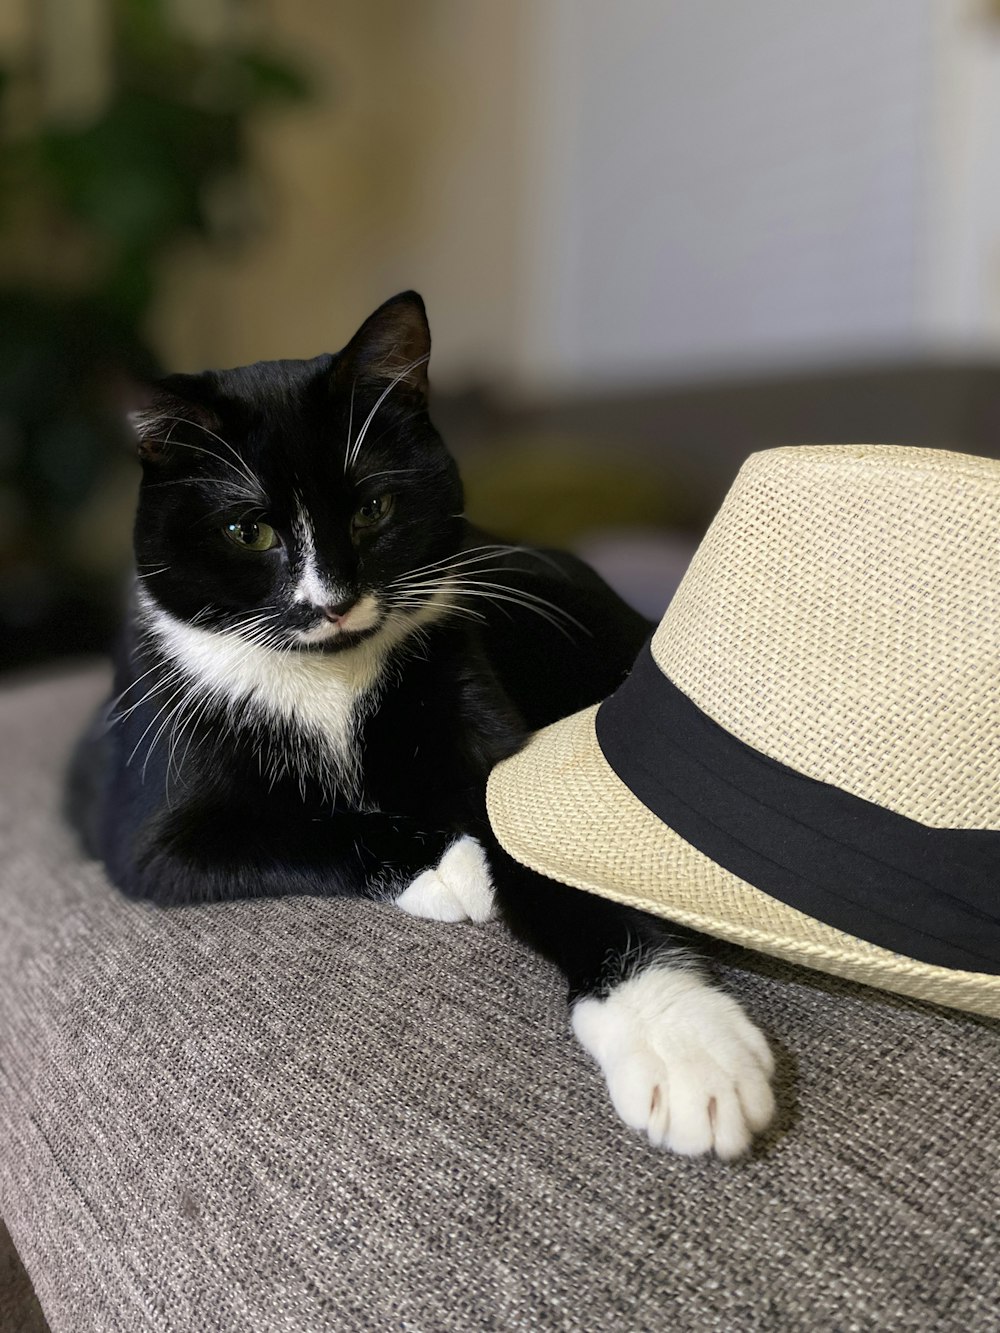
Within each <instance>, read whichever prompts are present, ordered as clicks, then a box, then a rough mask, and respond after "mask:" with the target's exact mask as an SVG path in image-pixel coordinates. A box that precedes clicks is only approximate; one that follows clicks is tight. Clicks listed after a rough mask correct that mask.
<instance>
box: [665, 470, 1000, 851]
mask: <svg viewBox="0 0 1000 1333" xmlns="http://www.w3.org/2000/svg"><path fill="white" fill-rule="evenodd" d="M653 656H654V658H655V659H656V661H657V663H658V665H659V666H660V668H661V670H662V671H663V672H664V673H665V674H666V675H667V676H669V677H670V679H671V680H672V681H673V682H674V684H675V685H677V686H678V687H679V688H680V689H681V690H683V691H684V693H685V694H686V695H687V696H688V697H689V698H690V699H693V700H694V702H695V703H696V704H697V705H698V707H699V708H701V710H702V711H703V712H705V713H707V714H708V716H709V717H711V718H713V719H714V720H715V721H716V722H718V723H719V724H720V725H721V726H723V727H725V728H726V730H727V731H730V732H732V734H733V735H734V736H737V737H739V739H740V740H742V741H745V742H746V743H747V744H748V745H752V746H753V747H754V749H756V750H760V751H762V752H763V753H764V754H766V755H769V756H770V757H771V758H772V759H778V760H780V761H781V762H782V763H783V764H787V765H788V767H789V768H793V769H795V770H796V771H797V772H799V773H805V774H806V775H807V776H808V777H811V778H818V779H819V780H820V781H822V782H828V783H831V784H832V785H834V786H836V787H841V788H842V789H843V790H844V791H849V792H852V793H853V794H854V795H855V796H861V797H863V798H864V799H865V800H866V801H872V802H874V803H875V804H876V805H881V806H884V807H886V808H887V809H889V810H895V811H896V812H897V813H898V814H901V815H906V816H907V817H908V818H909V819H916V820H919V821H920V822H921V823H923V824H929V825H931V826H932V827H935V828H991V829H995V828H1000V782H998V781H997V774H998V773H1000V462H994V461H992V460H990V459H986V458H971V457H966V456H965V455H962V454H951V453H944V452H941V451H937V450H933V449H905V448H900V447H896V446H874V445H873V446H847V447H839V448H838V447H818V446H817V447H814V448H804V449H772V450H768V451H766V452H764V453H760V454H754V455H752V456H751V457H750V458H749V459H748V460H747V462H746V463H745V464H744V466H743V468H742V469H741V470H740V473H739V476H738V477H737V479H736V481H735V483H734V485H733V487H732V489H731V490H730V492H729V494H728V496H727V497H726V500H725V501H724V503H723V505H722V508H721V509H720V510H719V513H718V515H717V516H716V518H715V521H714V522H713V523H712V526H711V527H710V528H709V531H708V533H707V534H706V536H705V539H704V541H703V542H702V543H701V546H700V547H699V548H698V552H697V554H696V555H695V557H694V559H693V561H692V563H691V567H690V569H689V570H688V572H687V574H686V576H685V578H684V580H683V582H682V583H681V586H680V588H679V589H678V591H677V593H676V595H675V597H674V599H673V601H672V602H671V604H670V607H669V609H668V611H667V613H666V615H665V616H664V618H663V620H662V622H661V624H660V628H659V630H658V631H657V633H656V635H655V636H654V639H653Z"/></svg>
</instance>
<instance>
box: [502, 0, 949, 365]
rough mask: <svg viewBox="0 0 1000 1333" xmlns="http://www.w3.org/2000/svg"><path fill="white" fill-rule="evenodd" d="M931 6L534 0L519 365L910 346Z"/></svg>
mask: <svg viewBox="0 0 1000 1333" xmlns="http://www.w3.org/2000/svg"><path fill="white" fill-rule="evenodd" d="M931 10H932V4H928V3H926V2H925V0H838V3H837V4H826V5H819V4H807V3H802V0H766V2H758V3H753V4H746V3H733V2H732V0H669V3H664V0H618V3H616V4H608V3H606V2H605V0H542V3H541V4H539V5H538V7H537V9H536V11H535V14H536V24H537V29H536V31H535V32H534V33H533V34H532V35H531V38H530V42H531V46H532V49H533V59H534V69H533V78H532V85H533V117H534V131H535V133H534V136H533V139H532V140H531V141H530V142H531V144H532V148H533V155H532V157H531V159H530V161H531V167H530V171H531V188H530V189H529V190H528V191H527V192H526V195H525V197H524V203H525V207H524V210H523V212H522V216H521V236H522V243H523V247H524V251H523V253H524V258H525V272H526V274H528V275H530V276H527V277H526V281H527V283H528V285H529V291H530V293H532V294H533V299H531V300H529V301H528V302H527V303H526V309H525V318H524V324H523V331H524V337H523V339H522V342H521V347H522V350H523V355H522V356H521V358H520V360H519V363H518V366H517V376H518V378H519V379H520V380H521V381H522V382H523V383H524V384H525V385H527V386H530V385H531V384H533V383H538V384H539V385H540V384H543V383H544V384H549V383H551V382H553V381H557V382H562V383H565V384H566V385H577V384H582V383H588V384H592V383H595V382H597V381H617V380H619V379H622V378H626V379H633V380H636V379H638V380H641V379H643V378H655V379H662V378H663V377H664V375H667V376H677V375H683V374H687V373H689V372H690V371H695V372H697V371H700V370H711V369H717V368H720V367H727V368H728V367H733V368H741V367H745V366H755V365H767V364H781V365H784V364H787V363H789V362H803V361H809V360H817V361H826V360H829V359H830V358H853V357H858V356H861V355H868V354H879V353H881V352H888V351H891V350H895V349H898V348H900V347H902V346H904V345H906V344H907V343H908V342H909V341H911V340H912V338H913V334H914V328H915V321H916V315H917V302H918V290H917V269H918V264H919V262H920V258H921V256H920V254H919V247H920V244H921V232H920V227H919V219H920V208H921V204H922V199H923V193H922V191H923V182H924V174H925V172H926V170H927V163H926V161H925V152H926V146H925V138H926V135H925V130H926V127H927V126H926V121H927V117H928V113H929V97H930V89H931V86H932V82H933V74H934V51H933V48H932V41H931V38H932V35H933V25H932V21H931V20H932V12H931ZM540 224H541V225H540Z"/></svg>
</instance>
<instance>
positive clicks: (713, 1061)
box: [573, 966, 774, 1159]
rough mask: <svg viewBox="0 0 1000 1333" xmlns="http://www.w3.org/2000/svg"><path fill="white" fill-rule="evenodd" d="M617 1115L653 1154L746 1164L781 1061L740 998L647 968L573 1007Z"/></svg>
mask: <svg viewBox="0 0 1000 1333" xmlns="http://www.w3.org/2000/svg"><path fill="white" fill-rule="evenodd" d="M573 1031H574V1032H575V1033H576V1035H577V1037H578V1038H579V1040H580V1043H581V1045H582V1046H583V1047H584V1048H585V1049H586V1050H587V1051H589V1053H590V1054H591V1055H592V1056H593V1057H594V1059H595V1060H596V1061H597V1063H598V1064H599V1065H600V1067H601V1069H602V1071H603V1073H604V1077H605V1078H606V1079H607V1084H608V1091H609V1092H610V1094H611V1100H612V1102H613V1103H614V1107H615V1110H616V1111H617V1112H618V1114H619V1115H620V1116H621V1118H622V1119H623V1120H624V1121H625V1123H626V1124H627V1125H630V1126H631V1127H632V1128H633V1129H637V1130H640V1131H641V1132H643V1133H645V1134H646V1135H648V1137H649V1141H650V1143H652V1144H653V1145H654V1146H655V1147H658V1148H659V1147H664V1148H671V1149H673V1151H674V1152H676V1153H682V1154H684V1155H685V1156H691V1157H693V1156H696V1155H698V1154H699V1153H707V1152H711V1151H713V1150H714V1151H715V1153H716V1154H717V1156H719V1157H722V1158H726V1159H729V1158H733V1157H739V1156H740V1154H741V1153H743V1152H745V1151H746V1149H747V1148H748V1147H749V1146H750V1141H751V1139H752V1138H753V1136H754V1134H756V1133H758V1132H759V1131H760V1130H762V1129H764V1128H765V1127H766V1126H767V1125H768V1124H770V1122H771V1119H772V1117H773V1116H774V1094H773V1093H772V1092H771V1083H770V1080H771V1075H772V1074H773V1073H774V1058H773V1056H772V1055H771V1051H770V1048H769V1047H768V1044H767V1041H766V1040H765V1038H764V1036H763V1034H762V1033H761V1032H760V1031H759V1030H758V1029H757V1028H756V1027H755V1026H754V1025H753V1023H751V1022H750V1020H749V1019H748V1018H747V1016H746V1014H744V1012H743V1010H742V1009H741V1008H740V1006H739V1005H738V1004H737V1003H736V1001H735V1000H732V999H730V998H729V996H728V995H724V994H723V992H722V991H718V990H715V989H713V988H712V987H711V986H709V985H708V984H707V983H706V982H705V981H703V980H702V978H701V977H700V976H698V974H697V973H694V972H687V971H684V970H683V969H682V968H670V967H662V966H661V967H656V966H654V967H650V968H648V969H647V970H646V971H644V972H640V973H639V974H638V975H637V976H634V977H630V978H629V979H628V980H627V981H623V982H621V983H620V984H619V985H618V986H616V987H615V988H614V990H612V992H611V994H610V995H608V996H607V997H606V998H605V999H595V998H593V997H588V998H586V999H583V1000H579V1001H578V1002H577V1004H576V1005H575V1007H574V1009H573Z"/></svg>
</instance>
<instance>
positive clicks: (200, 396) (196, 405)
mask: <svg viewBox="0 0 1000 1333" xmlns="http://www.w3.org/2000/svg"><path fill="white" fill-rule="evenodd" d="M206 392H207V388H206V377H205V376H203V375H168V376H167V377H166V378H165V379H162V380H158V381H157V382H156V383H155V384H150V385H147V386H145V387H144V388H143V389H142V391H141V392H140V391H139V390H136V396H135V399H134V401H133V402H132V403H131V404H130V408H131V410H130V411H129V412H128V414H127V415H128V422H129V425H130V426H131V427H132V430H133V432H134V435H135V441H136V446H137V449H138V453H139V458H140V459H141V460H142V462H143V463H150V464H153V465H157V464H161V463H165V462H169V461H170V460H171V459H172V458H173V457H174V456H175V454H176V450H177V445H176V443H175V439H174V437H175V436H176V435H177V434H178V433H181V434H183V429H184V427H185V426H186V425H188V426H196V427H198V428H199V429H200V430H201V431H203V432H206V433H208V434H212V433H213V431H216V430H218V429H219V420H218V418H217V416H216V415H215V413H214V412H213V411H212V410H211V408H210V407H209V406H208V404H207V402H206V401H205V394H206Z"/></svg>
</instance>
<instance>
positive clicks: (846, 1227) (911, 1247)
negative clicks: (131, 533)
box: [0, 670, 1000, 1333]
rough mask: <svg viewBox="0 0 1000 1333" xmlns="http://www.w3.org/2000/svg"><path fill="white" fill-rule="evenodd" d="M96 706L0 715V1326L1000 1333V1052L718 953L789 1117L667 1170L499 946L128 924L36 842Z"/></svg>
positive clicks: (207, 915)
mask: <svg viewBox="0 0 1000 1333" xmlns="http://www.w3.org/2000/svg"><path fill="white" fill-rule="evenodd" d="M103 683H104V675H103V672H101V671H94V670H88V671H80V672H76V673H74V674H70V675H66V676H62V677H53V678H51V679H47V680H43V681H36V682H34V683H28V684H25V685H21V686H17V687H9V688H8V689H7V690H6V691H4V692H3V694H2V695H0V736H2V754H0V765H2V783H0V837H2V858H0V903H2V918H0V919H2V927H0V932H2V933H0V1215H2V1219H3V1222H4V1223H5V1224H6V1228H7V1229H8V1231H9V1239H8V1238H7V1237H6V1236H5V1233H4V1232H3V1230H2V1229H0V1248H2V1247H3V1245H4V1243H5V1241H6V1244H7V1252H6V1253H5V1254H2V1255H0V1280H5V1281H6V1283H7V1285H6V1290H5V1292H4V1293H3V1295H2V1297H0V1319H3V1320H5V1321H6V1322H5V1323H4V1324H3V1328H4V1330H15V1331H18V1333H19V1331H20V1330H35V1329H44V1327H45V1324H44V1322H43V1321H42V1319H41V1316H40V1314H39V1312H38V1307H37V1305H35V1297H34V1296H33V1295H32V1292H31V1286H33V1287H34V1292H35V1293H36V1294H37V1300H38V1302H39V1303H40V1305H41V1308H42V1310H43V1311H44V1316H45V1319H46V1320H47V1321H48V1325H49V1327H50V1328H51V1330H52V1331H53V1333H112V1331H114V1333H117V1331H118V1330H121V1331H122V1333H143V1331H144V1330H157V1331H158V1333H159V1331H162V1333H168V1331H169V1333H180V1331H181V1330H183V1331H184V1333H189V1331H190V1333H209V1331H210V1330H224V1331H225V1333H236V1331H238V1330H263V1331H264V1333H272V1330H273V1331H278V1330H289V1331H292V1330H310V1331H311V1330H334V1331H335V1333H343V1331H345V1330H346V1331H350V1330H364V1331H365V1333H369V1331H371V1333H378V1331H379V1330H388V1329H394V1330H413V1331H415V1333H434V1331H435V1330H456V1331H457V1333H474V1331H475V1330H479V1329H489V1330H550V1329H551V1330H564V1329H565V1330H588V1331H591V1330H594V1331H600V1330H625V1331H629V1333H632V1331H638V1330H656V1331H657V1333H660V1331H664V1333H665V1331H666V1330H671V1331H672V1330H700V1329H718V1330H727V1331H728V1330H732V1331H733V1333H750V1330H783V1329H809V1330H813V1329H830V1330H834V1329H835V1330H849V1329H861V1330H870V1329H891V1330H893V1331H894V1333H900V1331H901V1330H910V1329H912V1330H921V1333H924V1331H926V1330H928V1329H962V1330H969V1329H973V1330H987V1329H995V1328H997V1327H1000V1244H998V1239H997V1212H998V1205H1000V1116H998V1115H997V1111H996V1107H997V1078H998V1069H1000V1059H998V1056H1000V1025H998V1024H997V1023H995V1022H991V1021H989V1020H984V1019H976V1018H970V1017H964V1016H962V1015H959V1014H955V1013H949V1012H945V1011H943V1010H935V1009H931V1008H928V1007H923V1006H920V1005H918V1004H915V1003H908V1002H904V1001H902V1000H897V999H894V998H891V997H888V996H881V995H879V994H877V993H875V992H872V991H867V990H863V989H861V988H859V987H855V986H852V985H848V984H842V983H839V982H835V981H832V980H827V979H824V978H821V977H818V976H816V975H813V974H811V973H808V972H805V971H798V970H794V969H792V968H790V967H786V966H781V965H778V964H776V963H772V962H770V961H768V960H766V959H762V958H757V957H753V956H750V955H746V954H742V953H737V952H736V951H732V950H730V951H727V952H726V954H725V962H724V965H723V966H722V967H721V969H720V970H721V972H722V974H723V976H724V979H725V981H726V984H727V985H728V986H729V987H730V988H731V990H732V992H733V993H734V994H735V995H737V996H739V997H740V999H742V1000H743V1001H744V1002H745V1004H746V1005H747V1007H748V1009H749V1010H750V1012H751V1014H752V1015H753V1016H754V1017H755V1018H756V1019H757V1020H758V1021H759V1022H760V1023H761V1024H762V1025H763V1026H764V1028H765V1029H766V1030H767V1031H768V1032H769V1033H770V1035H771V1036H772V1037H773V1039H774V1040H775V1043H776V1045H777V1047H778V1049H779V1050H780V1052H781V1059H780V1070H779V1085H780V1086H779V1090H778V1095H779V1101H780V1104H781V1115H780V1121H779V1124H778V1126H777V1127H776V1129H775V1130H774V1131H773V1132H772V1133H771V1135H770V1136H769V1137H768V1139H767V1140H766V1141H765V1142H763V1143H761V1144H760V1146H759V1148H758V1150H757V1151H756V1152H755V1154H754V1156H753V1157H752V1159H750V1160H748V1161H746V1162H744V1163H742V1164H740V1165H737V1166H735V1167H734V1166H724V1165H721V1164H719V1163H717V1162H714V1161H688V1160H682V1159H678V1158H675V1157H670V1156H667V1155H664V1154H662V1153H659V1152H656V1151H654V1150H652V1149H651V1148H650V1147H649V1146H648V1145H647V1144H645V1143H644V1142H643V1141H642V1140H640V1139H639V1138H637V1137H635V1136H633V1135H632V1134H631V1133H630V1132H629V1131H628V1130H627V1129H625V1128H624V1127H623V1126H622V1125H621V1124H620V1123H619V1122H618V1121H617V1120H616V1118H615V1116H614V1115H613V1114H612V1112H611V1110H610V1107H609V1105H608V1103H607V1099H606V1096H605V1092H604V1088H603V1086H602V1084H601V1082H600V1081H599V1079H598V1076H597V1073H596V1071H595V1069H594V1068H592V1067H591V1066H590V1064H589V1063H588V1060H587V1058H586V1056H585V1055H584V1053H583V1052H582V1051H581V1050H580V1049H579V1048H578V1047H577V1046H576V1045H575V1044H574V1042H573V1041H572V1040H571V1038H570V1035H569V1032H568V1029H567V1023H566V1015H565V1010H564V1002H563V994H562V984H561V981H560V979H559V977H558V976H557V975H556V973H555V972H554V971H553V970H552V969H550V968H549V967H548V966H547V965H545V964H544V963H542V962H540V961H539V960H538V959H536V958H535V957H533V956H532V955H531V954H530V953H528V952H527V951H526V950H525V949H524V948H522V947H521V946H520V945H518V944H517V943H515V942H514V941H513V940H512V939H511V938H509V936H508V935H507V934H506V933H505V931H504V930H503V928H502V927H500V926H499V925H494V926H489V927H486V928H479V927H473V926H447V925H437V924H432V923H427V922H422V921H417V920H413V919H411V918H409V917H406V916H404V915H402V914H401V913H400V912H398V911H396V910H394V909H393V908H392V907H390V906H383V905H372V904H370V903H360V902H343V901H329V900H321V899H304V898H294V899H287V900H284V901H271V902H247V903H238V904H232V905H217V906H208V907H203V908H196V909H185V910H178V911H172V912H164V911H160V910H156V909H154V908H151V907H148V906H146V905H142V904H136V903H132V902H127V901H125V900H123V899H122V898H121V897H120V896H119V895H118V894H117V893H116V892H115V891H113V890H112V889H111V888H110V887H109V885H108V883H107V882H106V880H105V879H104V877H103V875H102V873H101V871H100V869H99V868H98V867H97V866H96V865H94V864H89V863H85V862H83V861H82V860H81V859H80V857H79V854H78V852H77V851H76V849H75V846H74V843H73V840H72V837H71V835H70V833H69V832H68V830H67V829H66V828H65V827H64V826H63V824H62V822H61V819H60V815H59V799H60V797H59V783H60V770H61V767H62V765H63V763H64V761H65V756H66V754H67V751H68V749H69V746H70V744H71V742H72V739H73V737H74V734H75V733H76V731H77V730H78V728H79V726H80V725H81V722H82V720H83V718H84V716H85V714H86V713H87V711H88V710H89V708H90V707H91V705H92V703H93V702H94V700H95V699H96V698H97V696H98V695H99V693H100V691H101V689H102V687H103ZM11 1240H12V1244H13V1246H14V1247H16V1251H17V1255H14V1254H13V1253H12V1252H11V1247H10V1241H11ZM18 1256H19V1259H18ZM20 1264H23V1271H22V1269H21V1268H20V1266H19V1265H20ZM25 1274H26V1276H25ZM28 1279H30V1283H29V1281H28Z"/></svg>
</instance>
